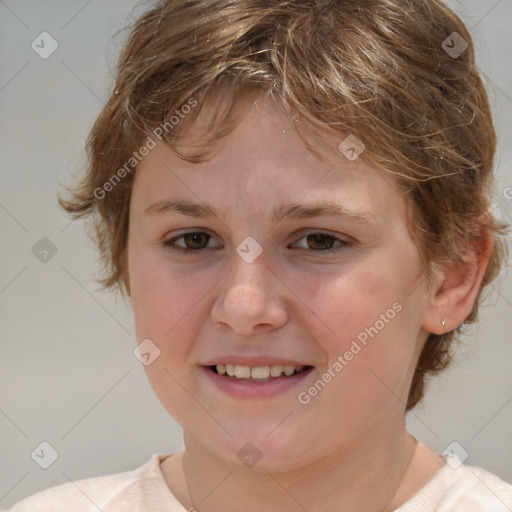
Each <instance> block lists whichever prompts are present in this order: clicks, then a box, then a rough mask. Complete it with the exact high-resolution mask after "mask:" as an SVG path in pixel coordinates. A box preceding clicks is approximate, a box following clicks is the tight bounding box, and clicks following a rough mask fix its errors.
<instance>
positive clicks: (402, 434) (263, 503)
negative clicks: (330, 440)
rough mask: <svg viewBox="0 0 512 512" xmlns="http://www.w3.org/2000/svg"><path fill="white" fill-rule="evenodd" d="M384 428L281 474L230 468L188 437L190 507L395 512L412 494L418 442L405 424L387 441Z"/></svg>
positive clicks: (203, 510) (213, 511) (219, 511)
mask: <svg viewBox="0 0 512 512" xmlns="http://www.w3.org/2000/svg"><path fill="white" fill-rule="evenodd" d="M379 427H380V428H379V431H378V435H373V436H372V435H371V434H372V433H371V432H368V433H366V435H365V436H364V439H357V440H356V441H354V443H352V445H351V446H344V447H341V448H339V449H338V450H335V451H333V452H331V453H329V454H327V455H326V456H325V457H323V458H322V459H321V460H315V461H312V462H310V463H309V464H307V465H305V466H302V467H299V468H294V469H292V470H289V471H281V472H272V471H270V470H269V469H268V468H265V467H264V466H263V465H260V464H258V465H256V466H254V467H253V468H252V469H246V468H241V467H235V466H233V465H231V464H227V463H225V462H224V461H223V460H221V459H220V458H218V457H216V456H215V455H214V454H212V453H211V452H209V451H207V450H205V449H204V447H203V446H202V445H201V444H200V443H198V442H196V440H195V439H193V438H191V437H189V436H186V435H185V446H186V451H185V454H184V459H183V471H184V476H185V479H186V483H187V487H188V493H189V496H188V503H187V504H186V505H187V508H194V509H195V510H197V511H198V512H234V511H235V510H237V511H238V510H240V507H241V506H243V510H244V512H259V511H260V510H262V509H264V510H266V511H267V512H278V511H279V512H284V511H286V512H288V511H290V512H292V511H300V510H306V511H311V510H323V511H325V512H330V511H333V512H334V511H338V510H340V505H342V506H343V510H344V511H346V512H352V511H353V512H355V511H361V510H365V511H368V512H370V511H372V512H380V511H391V510H393V509H395V508H397V507H399V506H400V505H401V504H402V503H398V502H397V499H396V497H397V496H399V497H400V498H401V499H403V498H404V496H406V495H407V493H405V492H404V486H406V484H405V483H404V482H402V480H403V477H404V474H405V473H406V470H407V468H408V466H409V464H410V462H411V459H412V456H413V454H414V451H415V448H416V444H417V443H416V440H415V439H414V438H413V437H412V436H410V435H409V434H408V433H407V431H406V429H405V423H404V424H402V425H400V428H397V427H396V426H395V428H394V429H393V428H390V429H389V430H386V431H385V432H386V434H384V436H383V430H382V425H380V426H379ZM376 434H377V433H376ZM383 437H385V438H386V440H385V442H383ZM258 466H260V467H258Z"/></svg>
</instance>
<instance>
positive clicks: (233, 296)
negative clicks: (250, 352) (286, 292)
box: [211, 254, 287, 337]
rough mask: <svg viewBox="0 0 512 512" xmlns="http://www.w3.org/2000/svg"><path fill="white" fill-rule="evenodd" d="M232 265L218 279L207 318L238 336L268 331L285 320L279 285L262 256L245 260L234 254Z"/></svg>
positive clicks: (281, 324) (280, 325)
mask: <svg viewBox="0 0 512 512" xmlns="http://www.w3.org/2000/svg"><path fill="white" fill-rule="evenodd" d="M233 259H234V266H233V267H232V268H231V271H230V272H229V273H228V274H227V276H226V278H225V279H223V280H222V281H221V284H220V289H219V292H218V295H217V298H216V300H215V303H214V305H213V308H212V312H211V318H212V320H213V321H214V322H215V323H217V324H218V325H221V326H223V327H224V328H230V329H232V330H233V331H234V332H235V333H236V334H237V335H239V336H246V337H249V336H254V335H255V334H260V333H264V332H266V331H272V330H274V329H278V328H279V327H282V326H283V325H284V324H285V323H286V321H287V311H286V306H285V300H284V297H283V288H284V287H283V285H282V283H280V281H279V279H277V277H276V276H275V275H274V273H273V271H271V270H270V269H269V268H268V267H267V265H266V263H265V260H264V259H263V257H261V256H260V257H259V258H257V259H256V260H255V261H253V262H252V263H247V262H246V261H244V260H243V259H242V258H240V257H239V256H238V255H237V254H235V255H234V258H233Z"/></svg>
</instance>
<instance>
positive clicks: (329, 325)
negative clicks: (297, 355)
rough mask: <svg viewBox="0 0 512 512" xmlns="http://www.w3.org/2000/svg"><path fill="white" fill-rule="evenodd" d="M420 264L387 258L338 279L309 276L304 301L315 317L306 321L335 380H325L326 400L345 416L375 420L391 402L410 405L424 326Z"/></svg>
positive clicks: (304, 283)
mask: <svg viewBox="0 0 512 512" xmlns="http://www.w3.org/2000/svg"><path fill="white" fill-rule="evenodd" d="M414 263H415V260H414V259H412V260H411V262H408V261H405V262H404V261H401V262H400V261H396V260H395V261H394V260H392V259H390V260H388V263H386V260H385V259H384V258H381V259H380V261H379V264H378V265H371V264H367V265H364V266H363V265H361V266H360V267H358V268H351V271H350V273H348V272H347V273H346V274H344V273H340V274H338V275H337V276H336V277H333V276H332V275H329V276H323V277H321V279H318V277H316V278H315V279H311V278H308V277H306V276H303V279H302V281H301V286H302V288H301V290H302V294H303V295H302V296H303V297H304V302H305V303H307V304H308V306H309V307H310V308H311V310H313V311H314V312H315V315H310V316H309V320H305V322H309V326H308V327H309V329H310V330H311V333H312V335H313V336H314V338H315V340H316V341H317V343H319V344H320V345H321V346H322V348H323V350H324V351H325V353H326V354H327V357H328V363H327V368H328V369H329V368H330V369H331V372H330V373H332V374H334V375H335V377H332V376H329V375H327V376H325V377H326V379H328V380H329V379H330V382H332V384H331V383H329V384H328V386H326V388H327V387H328V388H329V392H328V393H326V394H325V396H324V397H323V398H325V399H327V397H328V396H329V395H330V397H329V400H333V401H334V402H336V403H337V404H338V405H339V411H352V412H355V411H359V414H363V415H364V414H366V413H369V414H370V416H371V414H373V413H374V412H375V411H377V410H379V409H381V408H382V407H383V405H384V404H385V403H387V402H388V400H393V401H395V402H397V403H398V405H400V400H398V401H397V396H398V397H400V399H401V400H403V401H405V400H406V398H407V396H406V395H407V392H408V387H409V380H410V377H411V375H412V371H413V370H414V366H415V363H416V361H415V350H416V344H417V339H418V333H419V324H420V317H419V311H420V308H418V307H417V305H418V303H417V299H416V298H415V295H414V293H411V290H412V289H413V288H414V286H413V285H412V282H413V281H414V277H413V276H414V275H415V271H416V270H417V267H416V266H415V264H414ZM315 317H318V318H320V319H321V320H322V321H321V322H319V321H312V320H311V319H314V318H315ZM326 332H328V335H326V334H325V333H326ZM326 390H327V389H326ZM322 393H323V392H322ZM331 393H332V394H331ZM356 416H357V415H356ZM354 418H355V417H354ZM344 421H346V418H345V420H344ZM354 421H355V419H354Z"/></svg>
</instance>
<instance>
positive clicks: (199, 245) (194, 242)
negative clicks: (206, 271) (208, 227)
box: [183, 233, 210, 249]
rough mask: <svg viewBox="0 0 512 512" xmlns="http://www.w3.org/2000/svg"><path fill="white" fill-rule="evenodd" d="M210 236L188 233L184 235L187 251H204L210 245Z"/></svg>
mask: <svg viewBox="0 0 512 512" xmlns="http://www.w3.org/2000/svg"><path fill="white" fill-rule="evenodd" d="M209 240H210V235H207V234H206V233H186V234H185V235H183V241H184V242H185V245H186V248H187V249H204V248H205V247H206V246H207V245H208V241H209Z"/></svg>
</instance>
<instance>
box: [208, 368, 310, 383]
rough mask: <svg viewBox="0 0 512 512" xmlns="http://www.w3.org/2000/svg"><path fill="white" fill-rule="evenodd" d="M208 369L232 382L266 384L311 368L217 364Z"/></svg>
mask: <svg viewBox="0 0 512 512" xmlns="http://www.w3.org/2000/svg"><path fill="white" fill-rule="evenodd" d="M208 368H209V369H210V370H211V371H212V372H214V373H216V374H217V375H223V376H225V377H229V378H231V379H233V380H242V379H243V380H252V381H256V382H258V381H259V382H267V381H269V380H272V379H279V378H283V377H291V376H292V375H296V374H298V373H303V372H305V371H307V370H309V369H311V368H313V367H312V366H307V365H301V366H289V365H282V364H271V365H266V366H255V367H251V366H243V365H238V364H217V365H213V366H208Z"/></svg>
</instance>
